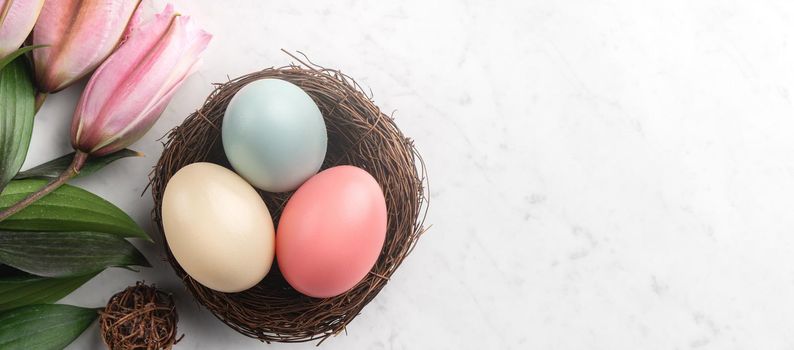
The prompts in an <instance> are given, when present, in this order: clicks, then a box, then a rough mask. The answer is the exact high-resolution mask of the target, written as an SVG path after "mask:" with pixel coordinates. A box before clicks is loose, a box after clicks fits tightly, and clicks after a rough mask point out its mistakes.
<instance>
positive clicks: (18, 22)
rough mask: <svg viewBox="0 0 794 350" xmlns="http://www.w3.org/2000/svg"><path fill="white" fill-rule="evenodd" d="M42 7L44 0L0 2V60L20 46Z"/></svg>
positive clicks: (3, 0)
mask: <svg viewBox="0 0 794 350" xmlns="http://www.w3.org/2000/svg"><path fill="white" fill-rule="evenodd" d="M42 5H44V0H0V58H3V57H5V56H7V55H8V54H10V53H12V52H14V51H16V49H18V48H19V47H20V46H22V43H23V42H24V41H25V38H27V37H28V34H30V30H31V29H33V25H34V24H35V23H36V18H38V17H39V12H41V6H42Z"/></svg>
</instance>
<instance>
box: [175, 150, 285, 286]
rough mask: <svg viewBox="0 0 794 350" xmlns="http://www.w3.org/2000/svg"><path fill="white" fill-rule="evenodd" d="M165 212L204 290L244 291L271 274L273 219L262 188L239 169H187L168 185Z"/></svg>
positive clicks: (179, 256) (180, 252)
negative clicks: (247, 178)
mask: <svg viewBox="0 0 794 350" xmlns="http://www.w3.org/2000/svg"><path fill="white" fill-rule="evenodd" d="M161 214H162V219H163V230H164V231H165V232H164V233H165V238H166V241H167V243H168V247H169V248H170V250H171V252H172V253H173V255H174V258H176V260H177V262H179V265H180V266H182V268H183V269H184V270H185V272H187V274H188V275H190V276H191V277H192V278H193V279H195V280H196V281H198V282H199V283H201V284H203V285H204V286H207V287H209V288H211V289H214V290H217V291H220V292H226V293H232V292H240V291H243V290H246V289H248V288H251V287H253V286H254V285H256V284H257V283H259V281H261V280H262V278H264V277H265V275H267V273H268V272H269V271H270V267H271V265H272V263H273V255H274V249H275V248H274V241H275V235H274V230H273V220H272V219H271V217H270V212H269V211H268V209H267V206H266V205H265V202H264V201H262V198H261V197H260V196H259V194H258V193H257V192H256V190H255V189H254V188H253V187H252V186H251V185H250V184H248V182H246V181H245V180H244V179H243V178H241V177H240V176H238V175H237V174H235V173H234V172H233V171H231V170H229V169H227V168H224V167H222V166H219V165H216V164H212V163H193V164H190V165H187V166H185V167H183V168H182V169H180V170H179V171H177V172H176V174H174V176H173V177H171V179H170V180H169V181H168V184H167V185H166V188H165V193H164V194H163V202H162V212H161Z"/></svg>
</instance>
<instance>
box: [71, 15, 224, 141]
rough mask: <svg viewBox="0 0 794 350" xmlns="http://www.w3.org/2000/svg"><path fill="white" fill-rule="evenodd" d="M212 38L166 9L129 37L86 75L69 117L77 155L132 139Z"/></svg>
mask: <svg viewBox="0 0 794 350" xmlns="http://www.w3.org/2000/svg"><path fill="white" fill-rule="evenodd" d="M211 38H212V36H211V35H210V34H208V33H207V32H205V31H203V30H201V29H200V28H198V27H197V26H196V25H195V23H194V22H193V21H192V20H191V19H190V17H187V16H180V15H178V14H175V13H174V10H173V7H172V6H171V5H168V6H166V8H165V10H164V11H163V12H162V13H160V14H158V15H157V16H156V17H155V18H154V19H153V20H151V21H149V22H147V23H144V24H142V25H140V26H134V27H133V28H131V30H130V34H129V37H128V38H127V39H126V40H125V42H124V43H123V44H122V45H121V46H120V47H119V49H118V50H117V51H116V52H114V53H113V54H112V55H111V56H110V57H109V58H108V59H107V60H106V61H105V63H103V64H102V65H101V66H100V67H99V68H98V69H97V70H96V72H95V73H94V75H93V76H92V77H91V80H90V81H89V82H88V85H87V86H86V88H85V90H84V91H83V95H82V96H81V97H80V102H79V103H78V105H77V109H76V110H75V114H74V118H73V119H72V146H73V147H74V148H75V149H76V150H77V151H78V152H77V153H78V154H80V153H81V152H82V153H87V154H90V155H95V156H101V155H105V154H109V153H113V152H116V151H118V150H121V149H123V148H125V147H127V146H129V145H130V144H132V143H133V142H135V141H137V140H138V139H139V138H140V137H141V136H143V134H145V133H146V132H147V131H149V129H150V128H151V127H152V125H154V122H155V121H156V120H157V118H159V117H160V114H161V113H162V112H163V110H164V109H165V107H166V105H167V104H168V102H169V100H170V99H171V96H172V95H173V94H174V92H175V91H176V90H177V88H178V87H179V86H180V85H181V84H182V82H183V81H184V80H185V79H186V78H187V77H188V76H189V75H190V74H191V73H193V71H194V70H195V69H196V68H197V66H198V63H199V56H200V54H201V52H202V51H204V49H205V48H206V47H207V44H208V43H209V41H210V39H211Z"/></svg>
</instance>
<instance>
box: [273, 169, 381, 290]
mask: <svg viewBox="0 0 794 350" xmlns="http://www.w3.org/2000/svg"><path fill="white" fill-rule="evenodd" d="M385 238H386V201H385V199H384V197H383V192H382V191H381V188H380V186H379V185H378V183H377V181H376V180H375V179H374V178H373V177H372V176H371V175H370V174H369V173H367V172H366V171H365V170H363V169H361V168H357V167H354V166H348V165H344V166H337V167H333V168H329V169H326V170H324V171H322V172H320V173H319V174H317V175H315V176H313V177H312V178H310V179H309V180H308V181H306V183H304V184H303V185H302V186H301V187H300V188H298V190H297V191H295V193H294V194H293V195H292V197H291V198H290V199H289V201H288V202H287V205H286V206H285V207H284V211H283V212H282V214H281V219H280V220H279V223H278V231H277V233H276V261H277V262H278V265H279V269H280V270H281V273H282V274H283V275H284V278H285V279H286V280H287V282H288V283H289V284H290V285H291V286H292V287H293V288H295V289H296V290H297V291H299V292H301V293H303V294H305V295H308V296H311V297H316V298H328V297H332V296H336V295H339V294H342V293H344V292H345V291H347V290H349V289H351V288H353V287H354V286H355V285H356V284H357V283H358V282H360V281H361V280H362V279H363V278H364V277H365V276H366V275H367V273H369V271H370V270H371V269H372V266H373V265H374V264H375V262H376V261H377V259H378V255H380V251H381V249H382V248H383V242H384V239H385Z"/></svg>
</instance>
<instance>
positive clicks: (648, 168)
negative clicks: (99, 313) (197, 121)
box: [27, 0, 794, 350]
mask: <svg viewBox="0 0 794 350" xmlns="http://www.w3.org/2000/svg"><path fill="white" fill-rule="evenodd" d="M158 4H162V2H158ZM177 5H178V7H179V8H180V9H181V10H182V12H183V13H186V14H191V15H193V16H195V17H197V18H198V19H199V20H200V21H201V22H202V23H203V24H204V26H205V27H206V28H207V29H208V30H209V31H211V32H212V33H214V34H215V39H214V41H213V42H212V44H211V45H210V48H209V51H208V53H207V55H206V60H205V65H204V66H203V68H202V69H201V70H200V71H199V72H198V73H197V74H196V75H195V76H193V77H192V78H191V79H190V80H189V81H188V82H187V83H186V84H185V86H184V87H183V88H182V89H181V91H179V93H178V94H177V95H176V97H175V98H174V101H173V102H172V103H171V104H170V106H169V107H168V109H167V110H166V111H165V113H164V115H163V118H162V119H161V120H160V121H159V122H158V124H157V125H156V126H155V127H154V128H153V130H152V131H151V132H150V133H149V134H148V135H147V136H146V137H145V138H143V139H142V140H141V141H140V142H138V143H137V144H136V145H135V147H134V148H135V149H138V150H141V151H144V152H145V153H146V154H147V157H146V158H143V159H129V160H124V161H120V162H118V163H117V164H114V165H112V166H111V167H109V168H108V169H106V170H105V171H103V172H102V173H100V174H97V175H94V176H92V177H91V178H88V179H85V180H80V181H76V183H77V184H78V185H80V186H83V187H86V188H88V189H90V190H92V191H94V192H96V193H98V194H101V195H103V196H105V197H106V198H108V199H110V200H111V201H113V202H114V203H115V204H117V205H119V206H120V207H121V208H123V209H124V210H126V211H127V212H128V213H130V214H131V215H133V217H134V218H136V220H137V221H138V222H139V223H140V224H141V225H143V226H144V227H147V228H149V229H150V230H151V229H152V226H151V223H150V220H149V211H150V209H151V206H152V203H151V199H150V198H149V194H148V193H147V194H146V195H145V196H144V197H143V198H141V196H140V194H141V192H142V191H143V189H144V187H145V185H146V182H147V173H148V172H149V170H150V167H151V166H152V165H153V164H154V162H155V161H156V159H157V158H158V154H159V153H160V152H161V149H162V147H161V145H160V144H159V143H158V142H157V139H158V138H160V137H161V136H162V135H163V134H164V133H165V132H166V131H167V130H168V129H170V128H172V127H173V126H175V125H177V124H179V123H180V122H181V120H182V119H183V118H184V117H185V116H186V115H187V114H188V113H190V112H191V111H192V110H193V109H195V108H196V107H197V106H198V105H199V104H200V103H201V102H202V101H203V100H204V98H205V96H206V95H207V93H208V92H209V91H210V90H211V86H210V83H213V82H222V81H224V80H225V79H226V77H227V76H231V77H234V76H238V75H240V74H243V73H246V72H250V71H253V70H256V69H259V68H263V67H269V66H274V65H275V66H279V65H284V64H287V63H289V62H290V59H289V58H288V57H287V56H286V55H285V54H283V53H281V52H280V51H279V49H281V48H284V49H288V50H300V51H303V52H305V53H307V54H308V55H309V56H310V57H311V58H312V59H313V60H314V61H316V62H318V63H321V64H323V65H326V66H329V67H338V68H341V69H342V70H343V71H345V72H346V73H349V74H350V75H352V76H354V77H356V78H357V79H358V80H359V82H360V83H362V84H363V85H364V86H366V87H368V88H371V89H372V91H373V92H374V93H375V99H376V102H377V103H378V104H379V105H380V106H381V107H382V108H383V109H384V110H386V111H392V110H394V111H396V113H395V116H396V118H397V121H398V123H399V125H400V126H401V128H402V129H403V130H404V132H405V133H406V134H408V135H410V136H412V137H413V138H415V140H416V144H417V145H418V147H419V149H420V151H421V152H422V154H423V155H424V158H425V160H426V161H427V164H428V167H429V174H430V179H431V184H432V205H431V210H430V215H429V218H428V222H429V223H432V224H433V227H432V229H431V230H430V231H429V233H428V234H427V235H426V236H424V237H423V238H422V239H421V241H420V243H419V245H418V247H417V249H416V250H415V251H414V253H413V254H412V255H411V256H410V257H409V258H408V259H407V260H406V262H405V264H404V265H403V266H402V267H401V269H400V270H399V271H398V272H397V273H396V274H395V275H394V277H393V279H392V280H391V282H390V283H389V284H388V286H387V287H386V288H385V289H384V290H383V292H382V293H381V294H380V295H379V296H378V298H377V299H376V300H375V301H374V302H373V303H372V304H370V305H369V306H368V307H366V308H365V309H364V311H363V313H362V314H361V315H360V316H359V317H358V318H357V319H356V320H355V321H354V322H353V323H352V324H351V325H350V327H349V328H348V334H347V335H341V336H338V337H335V338H333V339H330V340H329V341H327V342H326V343H324V344H323V345H322V348H325V349H363V348H366V349H497V348H498V349H605V350H606V349H610V350H611V349H689V348H697V349H784V348H788V349H790V348H792V347H794V333H792V332H791V324H792V322H794V302H792V298H794V258H792V249H794V230H793V228H794V216H793V215H791V210H792V205H794V181H792V180H793V179H794V156H792V155H794V136H793V135H794V106H792V96H791V95H792V93H794V69H792V66H794V30H792V29H794V28H792V24H791V23H792V19H794V3H792V2H791V1H788V0H778V1H773V0H768V1H767V0H755V1H750V0H748V1H739V0H736V1H724V0H708V1H689V0H671V1H653V2H651V1H632V0H611V1H594V0H580V1H518V0H516V1H506V0H501V1H482V0H471V1H451V0H444V1H426V0H408V1H394V2H388V1H377V2H376V1H342V2H329V1H321V0H316V1H309V2H304V1H255V0H248V1H234V2H226V1H201V2H197V1H188V0H182V1H177ZM78 94H79V87H75V88H72V89H70V90H68V91H65V92H62V93H59V94H57V95H55V96H52V97H51V99H50V100H48V101H47V103H46V105H45V107H44V109H43V111H42V112H41V114H40V116H39V117H38V118H37V119H36V126H35V131H34V140H33V148H32V151H31V154H30V156H29V158H28V161H27V164H28V165H33V164H37V163H39V162H41V161H44V160H47V159H49V158H52V157H54V156H58V155H60V154H62V153H65V152H67V151H69V149H70V148H69V144H68V137H67V135H68V128H67V126H68V123H69V119H70V116H71V112H72V109H73V107H74V103H75V100H76V98H77V96H78ZM139 246H141V248H142V249H143V250H144V251H145V253H146V255H147V256H148V257H149V259H150V260H151V261H153V262H155V265H156V267H155V268H153V269H146V270H144V271H142V272H141V273H132V272H127V271H124V270H119V269H115V270H110V271H106V272H105V273H103V274H101V275H100V276H99V277H97V278H95V279H94V280H92V281H91V282H90V283H89V284H87V285H85V286H84V287H82V288H80V289H79V290H77V291H76V292H75V293H73V294H72V295H71V296H69V297H67V298H66V299H65V300H64V302H67V303H73V304H78V305H84V306H100V305H103V304H104V303H105V301H106V300H107V298H108V297H109V296H110V295H111V294H112V293H114V292H115V291H117V290H120V289H121V288H123V287H125V286H126V285H129V284H132V283H134V281H136V280H139V279H145V280H147V281H151V282H156V283H157V284H159V285H160V286H162V287H165V288H167V289H169V290H171V291H173V292H175V293H176V295H177V297H178V298H179V302H178V303H179V311H180V313H181V315H182V317H181V320H180V323H179V327H180V331H183V332H184V333H186V334H187V336H186V337H185V339H184V341H183V342H182V343H181V344H180V345H178V347H177V349H186V350H187V349H255V348H280V349H288V348H291V349H312V348H314V345H313V344H303V345H280V344H276V345H269V346H268V345H265V344H262V343H260V342H258V341H256V340H251V339H248V338H245V337H243V336H240V335H238V334H236V333H235V332H233V331H231V330H230V329H228V328H226V327H225V326H224V325H223V324H221V323H220V322H218V321H217V320H215V319H214V318H213V317H212V316H211V315H210V314H209V313H208V312H206V311H205V310H202V309H200V308H199V307H197V305H196V303H195V302H194V301H193V300H192V299H191V298H190V296H189V295H187V294H186V293H185V292H184V291H183V289H182V287H181V285H180V283H179V281H178V280H177V279H176V278H175V277H174V276H173V274H172V272H171V270H170V268H168V267H167V266H166V265H165V264H164V263H162V262H161V261H160V259H161V258H162V254H161V248H160V247H159V246H154V245H143V244H139ZM92 348H100V343H99V339H98V336H97V331H96V328H92V329H91V330H90V331H89V332H87V333H85V334H84V335H83V336H82V337H81V338H80V339H79V340H78V341H77V342H75V343H74V344H73V345H72V346H71V349H92Z"/></svg>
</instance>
